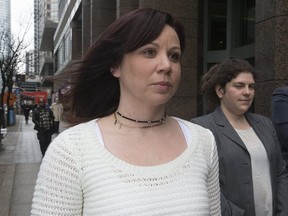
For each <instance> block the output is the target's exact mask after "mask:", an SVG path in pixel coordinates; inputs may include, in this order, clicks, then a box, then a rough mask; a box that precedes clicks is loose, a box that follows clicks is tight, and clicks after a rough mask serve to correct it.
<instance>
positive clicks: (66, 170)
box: [31, 136, 83, 216]
mask: <svg viewBox="0 0 288 216" xmlns="http://www.w3.org/2000/svg"><path fill="white" fill-rule="evenodd" d="M68 141H69V142H68ZM76 146H77V145H76V143H75V141H74V142H73V141H72V140H71V137H70V138H68V137H65V136H58V137H56V138H55V139H54V140H53V142H52V143H51V144H50V146H49V148H48V150H47V152H46V154H45V157H44V159H43V161H42V164H41V166H40V171H39V174H38V179H37V181H36V186H35V191H34V195H33V201H32V210H31V215H41V216H45V215H75V216H76V215H82V205H83V198H82V188H81V166H80V165H79V160H78V159H77V148H76Z"/></svg>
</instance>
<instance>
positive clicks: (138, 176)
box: [32, 9, 220, 216]
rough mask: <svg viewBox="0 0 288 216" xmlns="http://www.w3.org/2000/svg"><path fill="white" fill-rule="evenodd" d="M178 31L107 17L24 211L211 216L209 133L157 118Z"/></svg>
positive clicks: (149, 13)
mask: <svg viewBox="0 0 288 216" xmlns="http://www.w3.org/2000/svg"><path fill="white" fill-rule="evenodd" d="M183 49H184V34H183V30H182V28H181V26H180V25H179V24H178V23H177V22H175V21H174V20H173V18H172V17H171V16H170V15H169V14H167V13H164V12H160V11H157V10H153V9H139V10H136V11H133V12H130V13H129V14H127V15H124V16H122V17H121V18H119V19H118V20H116V21H115V22H114V23H113V24H112V25H110V26H109V27H108V29H107V30H106V31H105V32H104V33H103V34H102V35H101V36H100V37H99V38H98V39H97V41H96V42H95V44H94V45H93V46H92V47H91V49H90V51H89V52H88V53H87V55H86V56H85V57H84V58H83V61H82V62H81V64H80V66H79V68H78V70H77V71H76V73H74V77H73V78H72V79H71V80H72V81H73V80H74V81H76V82H75V83H72V84H71V86H72V89H71V95H70V96H71V97H70V98H69V97H68V96H69V95H68V96H66V97H68V98H69V100H71V101H72V109H71V111H72V113H71V114H72V115H71V116H73V118H70V120H73V122H72V123H74V124H77V125H76V126H74V127H72V128H70V129H67V130H65V131H64V132H63V133H61V134H60V135H59V136H58V137H57V138H56V139H54V141H53V142H52V143H51V145H50V147H49V149H48V151H47V153H46V155H45V158H44V159H43V162H42V165H41V168H40V172H39V176H38V180H37V183H36V187H35V193H34V198H33V204H32V215H41V216H42V215H94V216H95V215H97V216H99V215H109V216H113V215H115V216H119V215H121V216H124V215H127V216H128V215H129V216H131V215H137V216H139V215H140V216H141V215H143V216H144V215H165V216H167V215H199V216H200V215H201V216H210V215H212V216H215V215H220V192H219V191H220V188H219V179H218V158H217V150H216V144H215V140H214V137H213V135H212V133H211V132H210V131H209V130H207V129H205V128H203V127H200V126H198V125H196V124H192V123H190V122H188V121H185V120H182V119H179V118H175V117H170V116H167V115H166V112H165V104H166V103H167V102H168V101H169V99H170V98H171V97H172V96H173V95H174V94H175V92H176V90H177V88H178V85H179V82H180V77H181V66H180V61H181V55H182V52H183Z"/></svg>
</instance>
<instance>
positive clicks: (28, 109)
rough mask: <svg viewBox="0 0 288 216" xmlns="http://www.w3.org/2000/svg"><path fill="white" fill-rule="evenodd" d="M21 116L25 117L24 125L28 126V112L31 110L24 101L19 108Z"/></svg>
mask: <svg viewBox="0 0 288 216" xmlns="http://www.w3.org/2000/svg"><path fill="white" fill-rule="evenodd" d="M21 109H22V112H23V115H24V117H25V124H28V120H29V114H30V110H31V109H32V107H31V105H30V104H28V102H27V101H26V100H24V102H23V105H22V106H21Z"/></svg>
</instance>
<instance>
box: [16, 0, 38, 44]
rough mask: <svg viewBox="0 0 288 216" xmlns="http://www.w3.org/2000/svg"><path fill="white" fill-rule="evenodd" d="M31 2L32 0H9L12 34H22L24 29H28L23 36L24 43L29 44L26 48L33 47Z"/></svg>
mask: <svg viewBox="0 0 288 216" xmlns="http://www.w3.org/2000/svg"><path fill="white" fill-rule="evenodd" d="M33 2H34V1H33V0H11V30H12V34H13V35H14V36H17V35H23V33H24V32H25V31H24V29H28V34H27V35H26V36H25V41H26V43H25V44H29V48H28V49H33V35H34V30H33V29H34V28H33V27H34V26H33V25H34V21H33Z"/></svg>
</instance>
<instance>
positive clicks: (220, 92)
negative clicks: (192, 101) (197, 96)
mask: <svg viewBox="0 0 288 216" xmlns="http://www.w3.org/2000/svg"><path fill="white" fill-rule="evenodd" d="M215 92H216V94H217V96H218V97H219V98H220V99H221V98H222V97H223V95H224V93H225V90H224V89H223V88H222V87H221V86H220V85H219V84H217V85H216V86H215Z"/></svg>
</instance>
